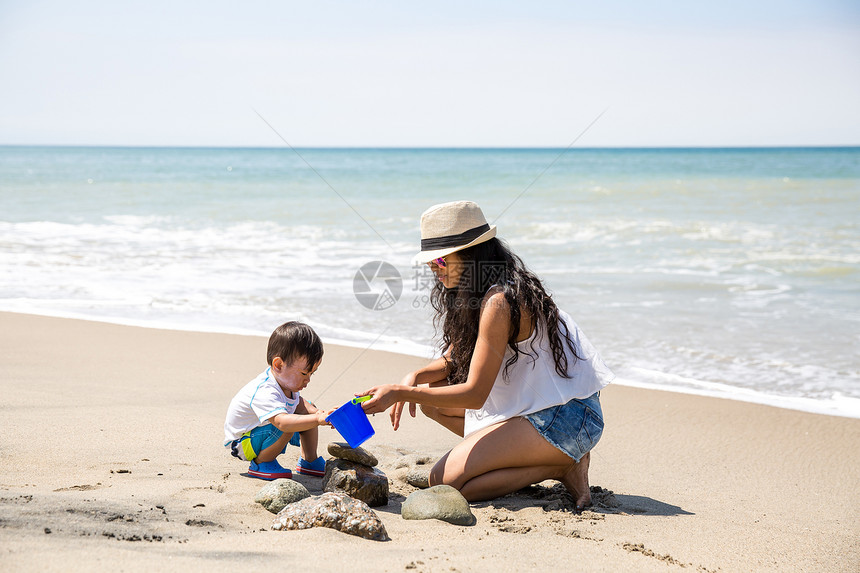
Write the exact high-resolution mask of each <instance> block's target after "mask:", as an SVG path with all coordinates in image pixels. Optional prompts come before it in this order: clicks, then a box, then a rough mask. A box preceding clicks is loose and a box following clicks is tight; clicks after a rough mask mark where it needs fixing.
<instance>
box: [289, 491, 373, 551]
mask: <svg viewBox="0 0 860 573" xmlns="http://www.w3.org/2000/svg"><path fill="white" fill-rule="evenodd" d="M311 527H328V528H330V529H336V530H338V531H342V532H344V533H348V534H350V535H357V536H358V537H364V538H365V539H373V540H376V541H387V540H388V533H387V532H386V531H385V526H384V525H383V524H382V521H380V520H379V517H378V516H377V515H376V513H374V511H373V510H372V509H370V508H369V507H368V506H367V504H366V503H364V502H362V501H359V500H357V499H354V498H352V497H350V496H348V495H346V494H345V493H340V492H326V493H324V494H322V495H321V496H319V497H309V498H306V499H303V500H301V501H297V502H295V503H292V504H290V505H288V506H287V507H285V508H284V509H282V510H281V511H280V513H278V517H277V518H276V519H275V521H274V523H273V524H272V529H274V530H277V531H281V530H288V529H310V528H311Z"/></svg>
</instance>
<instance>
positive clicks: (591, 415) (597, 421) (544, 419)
mask: <svg viewBox="0 0 860 573" xmlns="http://www.w3.org/2000/svg"><path fill="white" fill-rule="evenodd" d="M523 418H525V419H526V420H528V421H529V422H530V423H531V425H532V426H534V428H535V430H537V431H538V432H539V433H540V435H541V436H543V437H544V438H546V441H548V442H549V443H550V444H552V445H553V446H555V447H556V448H558V449H559V450H561V451H562V452H564V453H565V454H567V455H568V456H570V457H571V458H573V460H574V461H577V462H578V461H579V460H581V459H582V456H584V455H585V454H586V453H588V452H589V451H590V450H591V449H592V448H593V447H594V446H595V445H597V441H598V440H599V439H600V436H601V434H603V410H601V408H600V392H595V393H594V394H592V395H591V396H589V397H588V398H585V399H583V400H579V399H576V398H574V399H573V400H571V401H570V402H568V403H567V404H561V405H559V406H550V407H549V408H545V409H543V410H539V411H537V412H534V413H533V414H526V415H525V416H523Z"/></svg>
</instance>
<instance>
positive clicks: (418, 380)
mask: <svg viewBox="0 0 860 573" xmlns="http://www.w3.org/2000/svg"><path fill="white" fill-rule="evenodd" d="M447 376H448V360H447V359H446V358H445V357H444V356H440V357H439V358H437V359H436V360H434V361H433V362H431V363H430V364H428V365H427V366H425V367H424V368H419V369H418V370H416V371H414V372H410V373H409V374H407V375H406V376H405V377H404V378H403V381H402V382H401V384H406V382H410V384H409V386H417V385H419V384H432V383H433V382H440V381H442V380H445V378H446V377H447Z"/></svg>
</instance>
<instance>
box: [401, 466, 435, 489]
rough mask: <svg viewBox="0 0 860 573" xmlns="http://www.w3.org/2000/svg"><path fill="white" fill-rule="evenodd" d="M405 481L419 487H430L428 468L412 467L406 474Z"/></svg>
mask: <svg viewBox="0 0 860 573" xmlns="http://www.w3.org/2000/svg"><path fill="white" fill-rule="evenodd" d="M406 483H408V484H409V485H411V486H415V487H417V488H421V489H425V488H428V487H430V468H425V467H417V468H413V469H412V470H411V471H410V472H409V473H408V474H406Z"/></svg>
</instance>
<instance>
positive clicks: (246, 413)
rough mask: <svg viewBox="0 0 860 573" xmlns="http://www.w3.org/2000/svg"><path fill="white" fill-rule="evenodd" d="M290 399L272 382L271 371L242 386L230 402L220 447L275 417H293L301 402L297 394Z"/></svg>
mask: <svg viewBox="0 0 860 573" xmlns="http://www.w3.org/2000/svg"><path fill="white" fill-rule="evenodd" d="M292 394H293V397H292V398H290V397H288V396H287V395H286V393H284V390H283V388H281V386H280V384H278V381H277V380H275V376H274V374H272V369H271V368H267V369H266V370H265V371H263V372H262V373H260V375H259V376H257V377H256V378H254V379H253V380H251V381H250V382H248V383H247V384H245V385H244V386H243V387H242V389H241V390H239V391H238V392H237V393H236V395H235V396H234V397H233V399H232V400H231V401H230V406H229V408H227V419H226V420H225V421H224V445H225V446H229V445H230V443H231V442H232V441H233V440H237V439H239V438H240V437H242V434H244V433H245V432H249V431H251V430H253V429H254V428H256V427H257V426H262V425H264V424H267V423H269V422H268V420H270V419H271V418H272V417H273V416H275V415H277V414H281V413H283V414H293V413H295V411H296V407H297V406H298V405H299V401H300V400H301V398H300V396H299V393H298V392H293V393H292Z"/></svg>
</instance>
